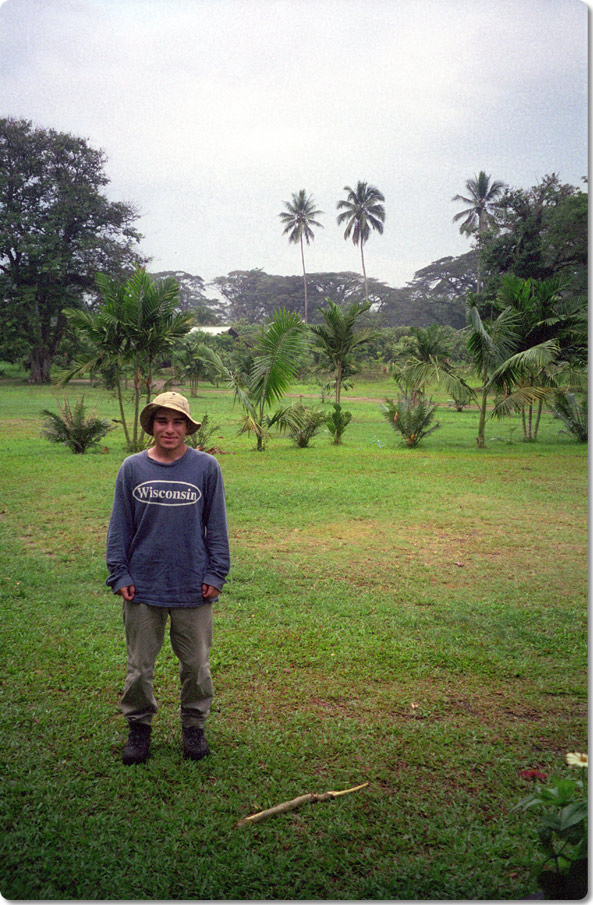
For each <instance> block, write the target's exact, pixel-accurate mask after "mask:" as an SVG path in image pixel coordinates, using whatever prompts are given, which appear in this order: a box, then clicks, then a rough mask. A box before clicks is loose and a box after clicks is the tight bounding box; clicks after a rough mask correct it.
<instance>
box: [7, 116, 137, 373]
mask: <svg viewBox="0 0 593 905" xmlns="http://www.w3.org/2000/svg"><path fill="white" fill-rule="evenodd" d="M104 165H105V156H104V154H103V153H102V152H101V151H96V150H95V149H93V148H92V147H91V146H90V145H89V144H88V143H87V142H86V141H85V140H84V139H82V138H77V137H75V136H73V135H69V134H66V133H62V132H56V131H54V130H53V129H48V130H46V129H35V128H34V127H33V126H32V125H31V123H29V122H26V121H24V120H13V119H0V316H1V318H2V325H3V332H2V341H1V354H2V356H3V357H4V358H5V359H8V360H9V361H15V360H18V359H22V358H23V357H26V359H27V362H28V365H29V367H30V371H31V380H32V381H33V382H35V383H47V382H49V379H50V367H51V364H52V361H53V359H54V356H55V355H56V352H57V349H58V347H59V344H60V341H61V340H62V338H63V336H64V334H65V332H66V326H67V325H66V317H65V315H64V309H65V308H67V307H80V306H81V305H82V303H83V299H84V298H85V294H88V293H91V292H93V289H94V283H95V276H96V274H97V272H99V271H106V272H110V273H112V274H114V275H117V274H120V275H121V274H122V273H123V272H125V271H126V270H129V269H130V268H131V267H132V266H133V264H134V263H136V262H137V261H138V260H139V258H138V254H137V252H136V251H135V244H136V242H137V241H138V240H139V239H140V235H139V233H138V232H137V231H136V230H135V229H134V227H133V223H134V221H135V219H136V217H137V214H136V212H135V211H134V209H133V208H132V207H130V206H129V205H127V204H122V203H114V202H112V201H109V200H108V199H107V197H106V195H105V193H104V189H105V186H106V185H107V183H108V181H109V180H108V179H107V177H106V175H105V173H104Z"/></svg>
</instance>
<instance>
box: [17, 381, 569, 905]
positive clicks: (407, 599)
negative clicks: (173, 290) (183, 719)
mask: <svg viewBox="0 0 593 905" xmlns="http://www.w3.org/2000/svg"><path fill="white" fill-rule="evenodd" d="M295 391H296V392H297V393H298V392H301V393H303V394H305V393H311V394H313V395H314V394H315V393H316V391H315V388H314V387H306V386H302V387H297V388H295ZM83 392H84V395H85V401H86V402H87V406H88V408H89V409H92V408H95V409H96V411H97V414H98V415H99V416H101V417H114V416H116V406H115V403H114V401H113V399H112V398H111V397H110V395H109V394H108V393H106V392H104V391H101V390H99V389H91V388H89V387H88V386H82V385H80V386H73V387H70V388H69V389H68V390H67V395H68V396H69V397H71V398H73V397H76V396H78V395H81V394H82V393H83ZM390 393H393V384H392V382H391V385H390V384H389V382H388V381H382V382H380V383H377V384H373V383H371V382H368V383H365V384H363V385H361V384H357V385H356V386H355V387H354V388H353V390H352V391H351V392H349V393H347V394H346V397H345V400H344V402H345V403H346V407H347V408H348V409H350V410H351V411H352V413H353V421H352V423H351V425H350V427H349V428H348V429H347V431H346V433H345V435H344V444H343V446H341V447H334V446H332V445H331V444H330V442H329V437H328V435H327V434H322V435H320V436H319V437H318V438H317V439H316V440H315V441H313V445H312V447H311V448H309V449H305V450H300V449H297V448H295V447H293V446H292V445H291V444H290V442H289V441H288V440H285V439H274V440H273V441H271V443H270V445H269V448H268V449H267V450H266V451H265V452H264V453H259V454H258V453H256V452H255V451H254V450H253V443H252V441H250V440H249V438H247V437H241V438H239V437H237V434H236V430H237V427H236V421H237V415H238V412H237V409H234V408H233V406H232V399H231V398H230V397H229V396H228V395H227V394H225V393H224V392H223V391H222V389H220V390H217V389H216V388H214V387H211V386H209V385H206V386H205V387H201V388H200V396H199V398H198V399H195V400H192V411H193V413H194V415H196V416H198V417H199V416H201V415H203V414H204V412H206V411H207V412H208V413H209V414H210V416H211V418H212V419H213V421H215V423H218V424H220V425H221V430H220V432H219V435H218V436H217V437H214V438H213V442H215V443H216V444H217V445H219V446H220V447H221V448H222V449H223V450H225V452H226V453H227V454H225V455H221V456H219V461H220V463H221V467H222V470H223V474H224V478H225V485H226V490H227V500H228V510H229V523H230V533H231V552H232V557H233V568H232V572H231V576H230V580H229V582H228V584H227V586H226V589H225V593H224V595H223V596H222V597H221V600H220V603H219V604H218V607H217V611H216V624H215V643H214V647H213V651H212V669H213V678H214V683H215V695H216V697H215V702H214V708H213V712H212V716H211V719H210V722H209V725H208V737H209V741H210V745H211V748H212V755H211V757H210V758H208V759H207V760H206V761H203V762H200V763H192V762H185V761H184V760H183V758H182V755H181V739H180V730H179V725H178V687H177V682H178V679H177V666H176V659H175V657H174V655H173V653H172V651H171V649H170V645H169V643H168V642H167V643H166V645H165V648H164V649H163V651H162V653H161V656H160V658H159V661H158V663H157V670H156V677H155V688H156V694H157V698H158V700H159V703H160V710H159V713H158V715H157V717H156V719H155V723H154V732H153V749H152V756H151V758H150V760H149V761H148V762H147V763H146V764H145V765H143V766H141V767H132V768H129V767H128V768H127V767H124V766H123V765H122V764H121V762H120V759H119V758H120V751H121V747H122V745H123V742H124V740H125V735H126V733H125V726H124V724H123V719H122V717H121V715H120V714H119V710H118V700H119V695H120V694H121V691H122V687H123V680H124V674H125V649H124V640H123V628H122V624H121V610H120V606H119V605H118V602H117V600H116V599H115V598H114V597H113V596H112V595H111V593H110V592H109V591H108V590H107V589H106V588H105V586H104V580H105V574H106V572H105V566H104V542H105V532H106V527H107V522H108V519H109V514H110V510H111V501H112V495H113V484H114V480H115V474H116V472H117V469H118V467H119V464H120V463H121V461H122V459H123V458H124V456H125V452H124V450H123V438H122V436H121V430H118V431H116V432H114V433H113V434H110V435H109V436H108V437H106V438H105V441H104V442H105V450H104V451H103V452H102V453H100V454H86V455H84V456H74V455H72V454H71V453H69V452H68V451H67V450H66V449H65V448H62V447H58V446H54V445H52V444H50V443H48V442H47V441H46V440H43V439H42V438H41V437H40V434H39V431H40V427H41V421H42V418H41V415H40V411H41V409H42V408H53V407H55V405H54V404H55V402H56V400H61V398H62V396H63V395H64V394H63V393H62V392H59V391H56V390H55V389H54V388H49V387H48V388H35V387H31V386H23V385H20V384H19V383H18V382H16V381H11V380H8V379H7V380H4V382H3V383H2V384H0V425H1V427H0V432H1V435H0V450H1V452H2V462H3V482H2V490H1V503H0V553H1V557H2V558H1V567H0V568H1V570H0V593H1V595H2V623H1V645H2V662H3V670H2V674H1V676H0V696H1V705H2V706H1V707H0V725H1V732H2V739H3V746H2V748H3V760H4V763H3V766H2V769H3V775H4V779H5V782H4V791H3V795H2V809H3V822H4V827H5V832H4V834H3V844H2V871H1V881H0V884H1V885H0V888H1V892H2V894H3V895H4V896H5V897H6V898H9V899H19V898H20V899H149V900H152V899H239V900H240V899H324V900H332V899H333V900H336V899H365V898H366V899H388V900H389V899H429V900H431V899H432V900H435V899H474V900H476V899H518V898H522V897H524V896H526V895H529V894H530V893H533V892H534V891H535V889H536V887H535V883H534V880H533V875H532V870H533V868H534V866H535V865H536V863H537V858H538V855H537V846H536V835H535V833H534V829H533V827H532V826H531V824H530V822H529V819H528V818H526V817H525V816H519V815H518V814H517V813H512V812H511V808H512V807H513V805H514V804H515V803H516V802H517V801H518V800H519V799H520V798H522V797H523V796H524V795H525V794H527V792H528V791H529V788H528V784H527V782H526V781H525V780H523V779H521V777H520V776H519V773H520V771H521V770H525V769H528V768H539V769H540V770H543V771H544V772H547V773H550V774H554V773H562V772H563V771H564V770H565V769H566V768H565V767H564V766H563V759H564V755H565V753H566V752H567V751H570V750H586V730H587V710H586V688H587V684H586V675H585V669H586V616H587V611H586V580H587V546H586V519H587V513H586V498H587V491H586V488H587V459H586V448H585V447H583V446H581V445H579V444H577V443H576V442H574V441H572V440H571V439H570V438H567V437H566V436H562V435H559V434H558V422H556V421H554V420H553V419H552V418H551V417H550V416H549V415H546V416H545V417H544V420H543V423H542V428H541V431H540V440H539V441H538V442H537V443H536V444H525V443H522V442H520V434H521V431H520V425H519V421H518V419H514V420H512V421H503V422H499V423H496V424H494V423H492V424H490V425H489V427H488V430H487V448H486V449H485V450H481V451H478V450H476V448H475V435H476V430H477V412H476V411H475V410H474V411H471V410H466V411H464V412H462V413H457V412H454V411H453V410H451V409H447V408H441V409H439V415H438V418H439V420H440V422H441V428H440V429H439V430H438V431H436V432H435V433H434V434H432V435H431V436H430V437H429V438H427V439H426V440H425V441H424V442H423V443H422V444H421V445H420V446H419V447H418V449H416V450H407V449H405V448H402V447H401V446H399V445H398V438H397V436H396V435H395V433H394V432H393V431H392V430H391V429H390V427H389V425H388V424H387V423H386V422H385V421H384V420H383V419H382V417H381V414H380V411H379V406H378V404H377V403H376V402H369V401H359V400H361V399H379V400H380V399H382V398H383V396H385V395H388V394H390ZM315 401H316V400H313V402H315ZM442 401H444V400H442ZM363 782H368V783H369V785H368V787H367V788H366V789H364V790H362V791H360V792H358V793H356V794H354V795H351V796H346V797H344V798H341V799H337V800H336V801H333V802H328V803H321V804H318V805H307V806H304V807H303V808H302V809H300V810H298V811H294V812H292V813H289V814H285V815H281V816H277V817H274V818H271V819H270V820H269V821H266V822H263V823H261V824H258V825H255V826H252V827H248V828H243V829H237V828H236V822H237V821H238V820H239V819H240V818H241V817H244V816H246V815H247V814H249V813H252V812H254V811H256V810H260V809H263V808H266V807H270V806H272V805H274V804H277V803H279V802H281V801H284V800H287V799H290V798H293V797H296V796H297V795H301V794H303V793H305V792H324V791H326V790H328V789H342V788H348V787H351V786H354V785H357V784H359V783H363Z"/></svg>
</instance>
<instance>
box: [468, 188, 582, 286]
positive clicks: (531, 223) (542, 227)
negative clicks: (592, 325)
mask: <svg viewBox="0 0 593 905" xmlns="http://www.w3.org/2000/svg"><path fill="white" fill-rule="evenodd" d="M587 215H588V195H587V193H586V192H582V191H580V190H579V189H577V188H575V187H574V186H572V185H567V184H564V183H561V182H560V179H559V178H558V176H557V175H556V174H555V173H552V175H549V176H544V178H543V179H542V180H541V182H539V183H538V184H537V185H534V186H532V187H531V188H529V189H516V188H513V189H511V188H507V189H506V191H505V192H504V194H503V195H502V197H501V198H500V199H499V201H498V203H497V205H496V212H495V224H496V229H495V230H494V231H493V232H492V234H491V235H489V236H487V237H486V239H485V241H484V243H483V254H482V258H483V262H484V267H485V269H486V271H487V273H488V277H489V278H488V281H487V283H486V287H485V291H486V294H487V295H488V296H489V297H490V298H494V297H495V296H496V293H497V292H498V289H499V286H500V282H501V278H502V275H504V274H505V273H513V274H515V276H517V277H521V278H522V279H536V280H547V279H550V278H551V277H554V276H562V277H564V278H566V279H568V280H570V286H571V294H573V295H584V294H586V292H587V258H588V220H587Z"/></svg>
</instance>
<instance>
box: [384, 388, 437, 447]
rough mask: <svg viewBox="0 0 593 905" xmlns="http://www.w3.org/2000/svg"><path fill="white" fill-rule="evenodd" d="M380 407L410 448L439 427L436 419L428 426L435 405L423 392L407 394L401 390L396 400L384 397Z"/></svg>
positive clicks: (431, 419) (432, 417)
mask: <svg viewBox="0 0 593 905" xmlns="http://www.w3.org/2000/svg"><path fill="white" fill-rule="evenodd" d="M381 408H382V411H383V415H384V417H385V418H386V419H387V421H388V422H389V423H390V424H391V426H392V428H393V429H394V430H396V431H399V432H400V434H401V435H402V439H403V442H404V443H405V444H406V446H407V447H408V448H410V449H412V448H413V447H415V446H418V444H419V443H420V441H421V440H422V439H423V437H427V436H428V435H429V434H431V433H432V432H433V431H435V430H436V429H437V427H439V422H438V421H437V423H436V424H433V425H432V427H430V426H429V425H430V424H431V422H432V421H433V419H434V413H435V411H436V405H434V404H433V402H432V399H427V398H426V396H425V395H424V393H419V392H416V393H415V394H414V395H409V394H408V393H406V392H403V391H402V394H401V395H400V396H399V397H398V399H397V401H396V402H395V401H394V400H393V399H386V400H385V402H384V403H383V405H382V407H381Z"/></svg>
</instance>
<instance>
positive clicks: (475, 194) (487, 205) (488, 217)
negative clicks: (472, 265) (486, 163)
mask: <svg viewBox="0 0 593 905" xmlns="http://www.w3.org/2000/svg"><path fill="white" fill-rule="evenodd" d="M490 179H491V177H490V176H487V175H486V173H485V172H484V170H480V172H479V174H478V175H477V176H474V178H473V179H468V180H467V182H466V183H465V187H466V189H467V192H468V195H467V196H466V195H455V196H454V197H453V198H452V199H451V200H452V201H463V203H464V204H467V205H469V206H468V207H467V208H465V210H462V211H459V213H458V214H455V216H454V217H453V223H457V221H458V220H461V219H462V218H464V219H463V223H462V224H461V226H460V228H459V231H460V232H462V233H466V235H472V234H475V235H476V236H477V243H478V277H477V291H478V292H480V290H481V273H480V246H481V242H482V239H483V237H484V233H485V232H486V230H487V229H488V227H489V226H490V224H491V223H492V219H493V218H492V209H493V206H494V204H495V202H496V201H497V200H498V198H499V197H500V195H501V194H502V192H503V190H504V189H505V184H504V182H499V181H498V180H496V179H495V180H494V182H492V183H491V182H490Z"/></svg>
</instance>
